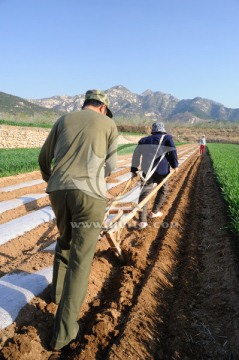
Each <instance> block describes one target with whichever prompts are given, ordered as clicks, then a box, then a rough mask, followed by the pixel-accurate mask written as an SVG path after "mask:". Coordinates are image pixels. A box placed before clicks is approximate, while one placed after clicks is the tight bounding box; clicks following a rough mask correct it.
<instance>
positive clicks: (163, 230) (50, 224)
mask: <svg viewBox="0 0 239 360" xmlns="http://www.w3.org/2000/svg"><path fill="white" fill-rule="evenodd" d="M211 145H213V144H211ZM209 150H210V152H211V154H212V155H211V156H212V159H214V156H216V155H213V154H216V150H215V149H213V146H212V147H211V148H210V146H209ZM178 154H179V159H181V164H180V168H179V172H178V173H177V174H174V175H172V177H171V178H170V180H169V193H168V197H167V200H166V202H165V204H164V208H163V211H164V217H163V218H162V219H160V220H159V219H152V220H149V224H150V226H149V227H147V228H146V229H143V230H136V229H135V228H134V227H133V225H134V224H133V222H131V223H129V224H128V226H126V227H125V228H124V229H123V231H122V232H121V234H120V238H121V241H122V242H121V246H122V250H123V254H124V258H125V259H124V262H123V263H121V262H119V260H118V259H117V257H116V256H115V254H114V253H113V251H112V250H111V249H110V247H109V244H108V242H107V240H106V238H105V237H103V238H101V239H100V240H99V242H98V246H97V251H96V254H95V257H94V261H93V265H92V271H91V276H90V281H89V288H88V294H87V298H86V301H85V303H84V305H83V307H82V309H81V312H80V316H79V325H80V327H81V329H82V334H81V338H80V339H79V340H77V341H76V342H73V343H72V344H70V345H69V346H68V347H66V348H65V349H64V350H62V351H61V352H60V353H59V354H54V353H51V352H50V351H48V350H47V346H48V343H49V341H50V338H51V330H52V324H53V317H54V313H55V310H56V305H55V304H53V303H52V302H51V301H50V275H51V270H50V269H51V266H52V259H53V252H52V250H51V249H49V248H48V246H51V245H52V244H53V243H54V241H55V240H56V238H57V229H56V226H55V220H54V218H53V219H52V220H50V210H47V211H48V212H47V216H49V219H48V221H44V222H42V223H41V224H40V225H37V226H36V227H35V228H32V229H30V230H28V231H25V232H24V233H23V234H20V235H19V234H18V235H15V236H13V238H11V239H9V240H8V241H6V242H1V243H0V244H1V245H0V262H1V269H0V276H1V278H0V292H1V296H2V294H4V293H6V291H7V290H8V288H9V287H10V285H9V283H7V280H8V281H9V282H10V280H9V279H10V278H9V274H14V276H16V275H19V274H22V273H25V274H26V275H31V274H36V278H35V282H36V281H38V280H39V283H42V282H41V281H40V280H42V279H44V284H43V285H42V288H39V289H40V290H39V291H40V292H39V294H38V295H36V296H32V298H31V299H30V300H29V301H27V304H26V305H25V306H24V307H22V308H20V307H19V313H16V314H15V316H13V311H12V310H10V309H11V304H10V303H11V302H12V301H13V300H12V299H14V300H15V302H17V299H18V298H19V294H20V295H21V297H24V299H21V300H25V301H26V299H27V298H28V296H29V292H31V291H33V290H31V286H30V285H29V284H27V285H26V284H25V285H22V287H20V286H18V287H17V285H15V287H13V288H12V289H11V291H12V292H11V293H10V294H11V301H10V298H9V304H7V305H5V308H4V309H3V310H4V311H3V312H2V313H1V312H0V324H1V328H2V330H0V344H1V345H0V359H12V360H15V359H24V360H25V359H26V360H28V359H29V360H30V359H31V360H32V359H34V360H38V359H39V360H45V359H53V358H54V359H72V360H73V359H74V360H75V359H82V360H83V359H84V360H86V359H87V360H93V359H104V360H105V359H121V360H124V359H133V360H141V359H142V360H144V359H159V360H161V359H162V360H165V359H166V360H167V359H168V360H172V359H200V360H201V359H213V360H215V359H217V360H220V359H237V358H239V342H238V338H239V292H238V288H239V287H238V265H237V263H238V257H237V254H236V246H234V245H235V242H236V241H238V236H236V235H232V234H231V233H229V232H228V230H227V225H228V214H227V208H226V203H225V201H224V199H223V198H222V196H221V193H220V189H219V185H218V183H217V178H216V176H215V174H214V171H213V167H212V160H211V158H210V156H209V152H208V149H207V150H206V153H205V154H204V155H203V156H199V154H198V145H193V144H190V145H182V146H179V147H178ZM130 159H131V155H127V154H126V155H124V156H120V157H119V161H118V170H117V171H116V172H115V173H114V174H113V175H112V176H111V177H110V178H109V179H108V182H109V184H113V185H115V186H112V187H111V188H110V189H109V193H110V194H111V195H117V193H119V192H120V190H121V189H122V188H123V187H124V184H125V183H124V182H120V181H119V178H120V177H121V176H123V175H127V174H128V173H129V164H130ZM218 171H219V170H218ZM40 180H41V178H40V173H39V172H38V171H34V172H31V173H27V174H21V175H17V176H12V177H8V178H1V179H0V188H1V189H0V205H2V206H3V205H4V207H3V208H2V209H3V211H2V212H1V213H0V226H5V225H6V224H7V223H10V221H13V220H18V219H20V224H22V226H23V220H22V219H23V217H24V216H26V215H34V214H35V212H36V211H40V210H44V209H46V208H47V207H49V200H48V197H47V196H42V194H44V191H45V184H44V183H43V182H40ZM135 181H136V180H135ZM29 182H30V183H29ZM20 184H25V185H24V187H22V186H20ZM17 185H19V186H20V187H19V188H17ZM134 186H136V183H135V184H134ZM220 186H222V185H220ZM224 190H225V186H224ZM225 192H226V190H225ZM36 194H38V195H39V196H36ZM40 196H42V197H40ZM19 198H21V199H20V200H18V201H20V202H19V203H17V205H15V206H14V207H13V208H11V201H12V200H15V199H19ZM23 198H24V201H25V200H26V201H27V202H21V201H23ZM26 198H27V199H26ZM6 202H7V203H6ZM151 203H152V201H150V204H151ZM44 211H45V212H46V210H44ZM11 224H13V223H11ZM11 224H10V225H11ZM2 229H4V227H2ZM8 229H9V230H8V231H6V238H7V236H9V233H10V230H11V231H12V230H13V226H12V225H11V226H10V227H9V228H8ZM17 230H18V229H17ZM2 234H3V232H2V233H1V235H0V236H1V238H2ZM47 248H48V250H47ZM44 250H45V251H44ZM44 271H45V272H44ZM22 288H24V289H22ZM23 290H27V291H25V292H24V291H23ZM13 302H14V301H13ZM23 303H24V301H23ZM0 309H1V307H0ZM7 311H8V313H9V314H10V315H11V316H12V321H10V320H11V319H9V316H6V314H7ZM1 314H3V315H5V317H4V316H3V317H2V318H1ZM11 316H10V317H11ZM4 322H5V324H6V325H7V326H3V324H4Z"/></svg>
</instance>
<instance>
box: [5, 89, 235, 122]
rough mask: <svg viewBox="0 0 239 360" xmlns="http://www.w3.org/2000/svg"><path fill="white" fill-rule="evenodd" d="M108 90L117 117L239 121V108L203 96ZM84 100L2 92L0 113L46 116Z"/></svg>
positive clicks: (74, 107)
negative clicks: (193, 96) (181, 97)
mask: <svg viewBox="0 0 239 360" xmlns="http://www.w3.org/2000/svg"><path fill="white" fill-rule="evenodd" d="M105 92H106V93H107V95H108V97H109V99H110V109H111V111H112V112H113V114H114V117H115V118H116V119H117V118H125V119H135V118H138V119H141V120H142V119H149V120H156V119H157V120H167V121H182V122H188V123H195V122H202V121H212V120H215V121H222V120H223V121H233V122H234V121H239V109H231V108H227V107H225V106H224V105H222V104H220V103H217V102H215V101H213V100H209V99H204V98H201V97H196V98H193V99H184V100H179V99H177V98H176V97H174V96H172V95H170V94H165V93H162V92H160V91H156V92H153V91H152V90H146V91H144V92H143V93H142V94H136V93H133V92H131V91H130V90H128V89H127V88H125V87H124V86H122V85H117V86H114V87H112V88H110V89H108V90H106V91H105ZM4 99H5V100H4ZM10 99H11V100H12V101H10ZM6 100H7V104H6ZM83 101H84V94H80V95H75V96H67V95H64V96H53V97H49V98H43V99H28V100H26V99H22V98H18V97H15V96H12V95H9V94H4V93H1V92H0V115H2V113H14V111H15V112H18V111H19V110H21V112H24V111H25V112H27V111H28V112H29V111H30V112H32V111H33V112H40V113H42V115H43V114H44V113H45V112H47V111H48V112H49V111H50V112H51V113H52V114H53V113H54V114H55V115H57V114H61V113H67V112H71V111H77V110H80V109H81V106H82V104H83ZM34 106H36V107H35V108H34ZM29 109H30V110H29Z"/></svg>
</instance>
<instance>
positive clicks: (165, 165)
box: [131, 132, 178, 175]
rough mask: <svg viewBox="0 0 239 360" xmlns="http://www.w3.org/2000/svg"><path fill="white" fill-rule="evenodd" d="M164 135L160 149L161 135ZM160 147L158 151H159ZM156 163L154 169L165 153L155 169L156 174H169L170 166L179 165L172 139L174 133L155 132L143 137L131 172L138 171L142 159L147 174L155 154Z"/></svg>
mask: <svg viewBox="0 0 239 360" xmlns="http://www.w3.org/2000/svg"><path fill="white" fill-rule="evenodd" d="M163 135H164V138H163V141H162V144H161V146H160V148H159V149H158V144H159V142H160V139H161V137H162V136H163ZM157 149H158V152H157ZM156 152H157V155H156V157H155V161H154V165H153V167H152V169H153V168H154V167H155V166H156V165H157V164H158V162H159V160H160V158H161V156H162V154H163V153H164V154H165V156H164V158H163V159H162V160H161V161H160V163H159V165H158V166H157V168H156V170H155V174H158V175H167V174H169V172H170V166H171V167H172V168H173V169H175V168H177V167H178V157H177V151H176V148H175V145H174V142H173V139H172V135H170V134H164V133H161V132H160V133H154V134H152V135H150V136H146V137H143V138H142V139H140V140H139V142H138V145H137V146H136V148H135V150H134V153H133V157H132V165H131V172H136V171H137V170H138V167H139V164H140V159H141V158H142V160H141V170H142V171H143V173H144V175H145V174H147V171H148V169H149V167H150V164H151V162H152V160H153V158H154V156H155V153H156Z"/></svg>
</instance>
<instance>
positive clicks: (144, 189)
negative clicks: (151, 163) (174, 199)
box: [139, 174, 168, 222]
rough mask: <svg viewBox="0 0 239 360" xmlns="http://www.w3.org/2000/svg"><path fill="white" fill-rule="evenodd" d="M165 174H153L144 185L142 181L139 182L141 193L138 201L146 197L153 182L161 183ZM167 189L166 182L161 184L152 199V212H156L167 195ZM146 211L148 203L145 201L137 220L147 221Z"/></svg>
mask: <svg viewBox="0 0 239 360" xmlns="http://www.w3.org/2000/svg"><path fill="white" fill-rule="evenodd" d="M166 176H167V174H166V175H157V174H154V175H153V176H152V177H151V178H150V179H149V180H148V181H147V182H146V183H145V184H144V185H143V181H142V183H141V193H140V196H139V202H141V201H142V200H144V199H145V198H146V196H148V195H149V194H150V192H151V191H152V189H153V186H154V183H156V184H157V185H158V184H159V183H161V182H162V181H163V180H164V179H165V177H166ZM167 190H168V183H167V182H166V183H165V184H163V186H162V187H161V188H160V189H159V190H158V192H157V194H156V197H155V199H154V203H153V208H152V212H154V213H156V212H158V211H159V210H160V209H161V207H162V205H163V203H164V201H165V198H166V195H167ZM147 212H148V203H146V204H145V205H144V206H143V208H142V211H141V212H139V221H144V222H147Z"/></svg>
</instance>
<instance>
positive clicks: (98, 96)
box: [85, 90, 113, 118]
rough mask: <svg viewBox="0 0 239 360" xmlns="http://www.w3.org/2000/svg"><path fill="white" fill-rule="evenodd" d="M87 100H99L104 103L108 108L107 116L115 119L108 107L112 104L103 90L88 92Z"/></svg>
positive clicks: (86, 94)
mask: <svg viewBox="0 0 239 360" xmlns="http://www.w3.org/2000/svg"><path fill="white" fill-rule="evenodd" d="M85 100H98V101H100V102H102V103H103V104H105V105H106V106H107V113H106V115H107V116H109V117H110V118H112V117H113V114H112V112H111V111H110V109H109V108H108V106H109V104H110V101H109V98H108V96H107V95H106V94H105V93H104V92H103V91H101V90H88V91H86V93H85Z"/></svg>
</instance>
